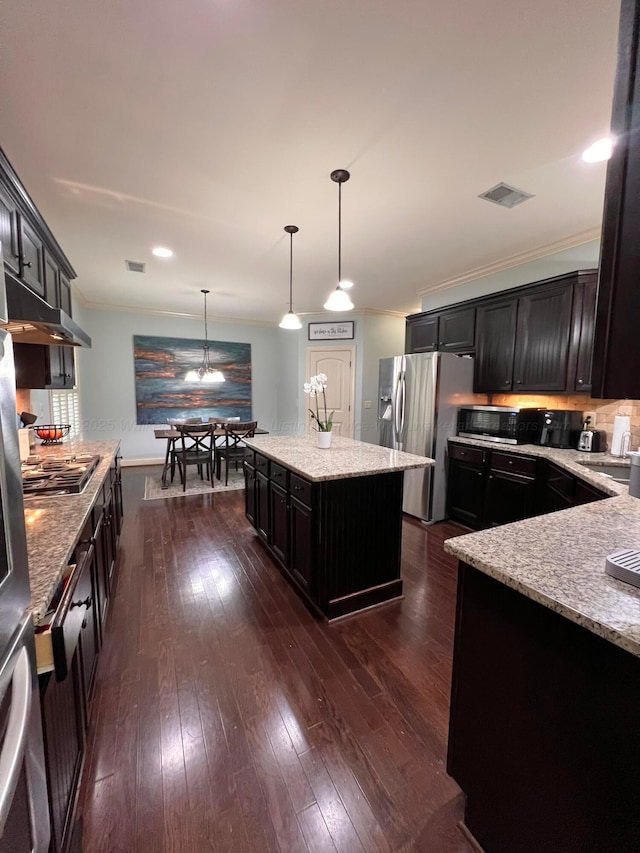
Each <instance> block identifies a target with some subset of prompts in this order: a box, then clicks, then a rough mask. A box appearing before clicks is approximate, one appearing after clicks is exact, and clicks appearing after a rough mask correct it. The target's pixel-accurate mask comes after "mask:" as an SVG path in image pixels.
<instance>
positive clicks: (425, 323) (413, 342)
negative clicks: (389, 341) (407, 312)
mask: <svg viewBox="0 0 640 853" xmlns="http://www.w3.org/2000/svg"><path fill="white" fill-rule="evenodd" d="M437 349H438V315H437V314H435V315H434V314H428V315H426V316H423V315H421V314H417V315H415V316H414V317H408V318H407V330H406V338H405V347H404V350H405V352H406V353H412V352H435V351H436V350H437Z"/></svg>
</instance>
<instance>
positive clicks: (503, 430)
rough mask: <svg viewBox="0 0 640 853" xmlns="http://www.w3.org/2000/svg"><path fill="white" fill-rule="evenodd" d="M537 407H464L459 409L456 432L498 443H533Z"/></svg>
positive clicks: (536, 421) (537, 422) (538, 418)
mask: <svg viewBox="0 0 640 853" xmlns="http://www.w3.org/2000/svg"><path fill="white" fill-rule="evenodd" d="M539 412H540V409H519V408H515V407H514V408H511V407H509V406H464V407H463V408H461V409H458V435H459V436H464V437H465V438H482V439H484V440H485V441H495V442H498V443H500V444H533V443H534V441H535V440H536V435H537V434H538V433H539V430H540V424H539V421H540V414H539Z"/></svg>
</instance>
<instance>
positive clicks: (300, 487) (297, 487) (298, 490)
mask: <svg viewBox="0 0 640 853" xmlns="http://www.w3.org/2000/svg"><path fill="white" fill-rule="evenodd" d="M293 490H294V492H301V491H302V486H294V487H293Z"/></svg>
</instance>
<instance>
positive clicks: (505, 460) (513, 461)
mask: <svg viewBox="0 0 640 853" xmlns="http://www.w3.org/2000/svg"><path fill="white" fill-rule="evenodd" d="M491 469H492V470H493V471H508V472H509V473H510V474H520V475H521V476H523V477H535V475H536V460H535V459H531V458H527V457H525V456H515V455H513V454H511V453H496V452H495V451H494V452H493V453H492V454H491Z"/></svg>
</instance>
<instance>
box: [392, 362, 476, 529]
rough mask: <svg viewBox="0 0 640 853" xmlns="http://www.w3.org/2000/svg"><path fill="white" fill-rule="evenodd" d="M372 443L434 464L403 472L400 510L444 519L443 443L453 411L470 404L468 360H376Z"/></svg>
mask: <svg viewBox="0 0 640 853" xmlns="http://www.w3.org/2000/svg"><path fill="white" fill-rule="evenodd" d="M378 397H379V401H378V444H381V445H382V446H384V447H391V448H394V449H395V450H404V451H405V452H407V453H416V454H417V455H418V456H429V457H431V458H432V459H435V466H434V467H432V468H426V469H422V470H417V471H405V475H404V499H403V504H402V509H403V511H404V512H406V513H408V514H409V515H413V516H415V517H416V518H420V519H422V520H423V521H426V522H433V521H441V520H442V519H443V518H445V492H446V470H445V469H446V450H447V439H448V438H449V436H451V435H455V434H456V431H457V414H458V408H459V407H460V406H463V405H468V404H469V403H472V402H473V400H474V395H473V359H472V358H469V357H466V356H458V355H453V354H451V353H437V352H433V353H417V354H414V355H399V356H395V357H393V358H383V359H381V360H380V383H379V395H378Z"/></svg>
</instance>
